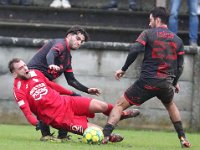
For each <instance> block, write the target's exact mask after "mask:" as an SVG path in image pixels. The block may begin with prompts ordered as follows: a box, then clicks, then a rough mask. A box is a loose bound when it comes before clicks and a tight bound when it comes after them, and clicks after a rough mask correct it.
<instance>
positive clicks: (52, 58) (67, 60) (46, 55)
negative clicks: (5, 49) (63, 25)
mask: <svg viewBox="0 0 200 150" xmlns="http://www.w3.org/2000/svg"><path fill="white" fill-rule="evenodd" d="M88 38H89V35H88V33H87V32H86V31H85V30H84V29H83V28H82V27H80V26H73V27H71V28H70V29H69V30H68V31H67V33H66V37H65V38H63V39H53V40H51V41H49V42H48V43H46V44H45V45H44V46H43V47H42V48H41V49H40V50H39V51H38V52H37V53H36V54H35V56H34V57H33V58H32V59H31V60H30V62H29V63H28V67H29V69H37V70H40V71H41V72H42V73H43V74H44V75H45V76H46V77H47V78H48V79H49V80H51V81H52V80H54V79H56V78H58V77H59V76H60V75H61V74H64V76H65V78H66V80H67V82H68V84H69V85H70V86H73V87H74V88H76V89H78V90H80V91H83V92H85V93H88V94H94V95H99V94H100V90H99V89H97V88H88V87H86V86H84V85H83V84H81V83H80V82H79V81H77V80H76V78H75V77H74V74H73V69H72V66H71V60H72V56H71V52H70V51H71V50H76V49H79V48H80V46H81V45H82V43H83V42H85V41H88ZM78 95H79V94H76V93H74V96H78ZM41 132H42V138H41V140H42V141H43V140H48V138H52V136H51V133H50V128H49V127H48V126H46V125H45V124H44V126H43V128H42V129H41ZM66 137H67V133H66V131H62V130H59V132H58V138H60V139H63V140H64V139H66Z"/></svg>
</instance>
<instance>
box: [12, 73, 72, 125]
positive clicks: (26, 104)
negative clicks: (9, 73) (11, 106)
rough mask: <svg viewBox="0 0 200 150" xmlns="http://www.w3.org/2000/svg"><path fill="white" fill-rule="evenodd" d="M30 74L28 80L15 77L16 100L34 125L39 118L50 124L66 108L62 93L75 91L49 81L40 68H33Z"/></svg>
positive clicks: (67, 93)
mask: <svg viewBox="0 0 200 150" xmlns="http://www.w3.org/2000/svg"><path fill="white" fill-rule="evenodd" d="M30 74H31V78H30V79H28V80H23V79H20V78H16V79H15V81H14V96H15V99H16V102H17V103H18V105H19V107H20V109H21V110H22V111H23V113H24V115H25V117H26V118H27V120H28V121H29V122H30V123H31V124H32V125H36V124H37V122H38V120H42V121H43V122H45V123H46V124H50V123H51V121H52V120H53V119H54V118H56V116H57V115H58V114H59V113H60V112H62V111H63V110H64V109H65V106H64V105H65V101H64V99H63V98H62V97H61V96H60V94H66V95H71V94H72V93H73V92H72V91H70V90H67V89H65V88H63V87H61V86H60V85H58V84H56V83H54V82H51V81H49V80H48V79H47V78H46V77H45V76H44V75H43V74H42V73H41V72H40V71H38V70H31V71H30ZM32 113H34V114H35V116H37V118H36V117H35V116H34V115H33V114H32Z"/></svg>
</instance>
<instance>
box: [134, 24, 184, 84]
mask: <svg viewBox="0 0 200 150" xmlns="http://www.w3.org/2000/svg"><path fill="white" fill-rule="evenodd" d="M136 41H137V42H139V43H141V44H142V45H144V46H145V52H144V59H143V64H142V68H141V78H142V79H158V80H159V79H161V80H163V79H165V80H168V81H173V79H174V78H175V77H176V72H177V68H178V61H179V60H178V58H179V55H183V54H184V47H183V42H182V40H181V39H180V38H179V37H178V36H177V35H175V34H174V33H172V32H171V31H170V30H168V29H167V28H166V27H158V28H152V29H148V30H144V31H143V32H142V33H141V34H140V36H139V37H138V39H137V40H136Z"/></svg>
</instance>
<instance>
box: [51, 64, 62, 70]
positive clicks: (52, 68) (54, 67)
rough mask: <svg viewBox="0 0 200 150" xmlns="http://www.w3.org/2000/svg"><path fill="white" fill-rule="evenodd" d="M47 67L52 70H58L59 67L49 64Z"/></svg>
mask: <svg viewBox="0 0 200 150" xmlns="http://www.w3.org/2000/svg"><path fill="white" fill-rule="evenodd" d="M49 69H51V70H54V71H60V67H59V66H57V65H49Z"/></svg>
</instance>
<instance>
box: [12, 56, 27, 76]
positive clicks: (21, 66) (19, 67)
mask: <svg viewBox="0 0 200 150" xmlns="http://www.w3.org/2000/svg"><path fill="white" fill-rule="evenodd" d="M13 65H14V68H15V69H14V71H13V75H14V76H15V77H17V78H21V79H24V80H27V79H29V78H30V77H31V76H30V74H29V70H28V67H27V65H26V64H25V63H24V62H23V61H22V60H20V61H19V62H18V63H14V64H13Z"/></svg>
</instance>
